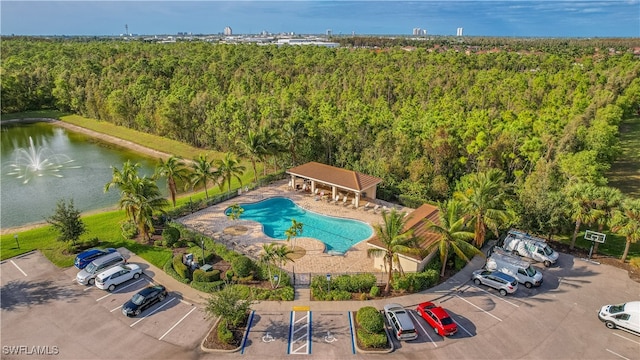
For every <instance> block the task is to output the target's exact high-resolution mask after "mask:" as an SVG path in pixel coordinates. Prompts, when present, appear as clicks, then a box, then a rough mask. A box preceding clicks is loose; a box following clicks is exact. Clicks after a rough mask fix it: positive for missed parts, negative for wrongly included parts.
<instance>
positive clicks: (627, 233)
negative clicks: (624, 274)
mask: <svg viewBox="0 0 640 360" xmlns="http://www.w3.org/2000/svg"><path fill="white" fill-rule="evenodd" d="M611 225H612V226H611V230H613V231H614V232H616V233H618V234H620V235H623V236H624V237H625V238H626V240H627V242H626V243H625V246H624V253H622V259H621V261H622V262H625V261H626V260H627V255H628V254H629V247H630V246H631V243H635V242H637V241H638V240H640V199H630V198H627V199H625V200H624V201H622V205H621V206H620V209H619V210H618V211H616V213H615V215H614V217H613V220H612V222H611Z"/></svg>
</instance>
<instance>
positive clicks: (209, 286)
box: [190, 280, 225, 293]
mask: <svg viewBox="0 0 640 360" xmlns="http://www.w3.org/2000/svg"><path fill="white" fill-rule="evenodd" d="M190 285H191V287H192V288H194V289H196V290H198V291H202V292H206V293H212V292H216V291H219V290H220V289H222V288H223V287H224V285H225V283H224V281H222V280H218V281H211V282H201V281H192V282H191V284H190Z"/></svg>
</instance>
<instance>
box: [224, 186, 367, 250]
mask: <svg viewBox="0 0 640 360" xmlns="http://www.w3.org/2000/svg"><path fill="white" fill-rule="evenodd" d="M239 205H240V206H241V207H242V208H243V209H244V212H243V213H242V215H240V219H244V220H252V221H257V222H259V223H261V224H262V225H263V228H264V230H263V231H264V233H265V234H266V235H267V236H270V237H272V238H274V239H279V240H284V239H286V238H287V236H286V235H285V234H284V232H285V231H286V230H288V229H289V228H290V227H291V219H295V220H296V221H297V222H300V223H302V224H303V228H302V234H301V235H300V236H299V237H311V238H315V239H318V240H320V241H322V242H323V243H325V245H326V251H335V252H340V253H345V252H346V251H347V250H349V248H350V247H352V246H353V245H355V244H357V243H359V242H360V241H362V240H366V239H368V238H369V237H371V235H372V234H373V230H372V229H371V226H369V225H367V224H366V223H364V222H361V221H356V220H350V219H342V218H336V217H330V216H325V215H320V214H317V213H314V212H311V211H308V210H305V209H303V208H301V207H299V206H298V205H296V204H295V203H294V202H293V201H291V200H289V199H287V198H283V197H275V198H270V199H267V200H263V201H260V202H257V203H250V204H239ZM229 211H230V210H229V209H227V214H228V212H229Z"/></svg>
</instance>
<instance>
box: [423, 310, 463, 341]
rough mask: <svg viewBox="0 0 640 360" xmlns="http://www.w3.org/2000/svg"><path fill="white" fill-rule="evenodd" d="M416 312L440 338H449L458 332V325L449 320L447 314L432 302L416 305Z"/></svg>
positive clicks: (449, 317)
mask: <svg viewBox="0 0 640 360" xmlns="http://www.w3.org/2000/svg"><path fill="white" fill-rule="evenodd" d="M416 311H417V312H418V314H420V316H422V318H423V319H424V320H425V321H426V322H427V323H428V324H429V325H430V326H431V327H432V328H433V331H435V332H436V333H437V334H438V335H440V336H451V335H453V334H455V333H456V332H458V325H456V323H455V322H454V321H453V320H452V319H451V316H449V313H447V311H446V310H445V309H443V308H441V307H440V306H437V305H435V304H434V303H432V302H423V303H420V304H418V307H417V308H416Z"/></svg>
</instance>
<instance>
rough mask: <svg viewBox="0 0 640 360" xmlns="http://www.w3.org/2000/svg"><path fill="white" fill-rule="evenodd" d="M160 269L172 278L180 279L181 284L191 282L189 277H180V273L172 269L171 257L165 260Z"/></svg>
mask: <svg viewBox="0 0 640 360" xmlns="http://www.w3.org/2000/svg"><path fill="white" fill-rule="evenodd" d="M162 270H164V272H165V273H167V274H168V275H170V276H171V277H172V278H174V279H176V280H178V281H180V282H181V283H183V284H188V283H190V282H191V280H189V279H185V278H183V277H180V275H178V273H177V272H176V271H175V270H174V269H173V259H169V260H167V262H166V263H165V264H164V266H163V267H162Z"/></svg>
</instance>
